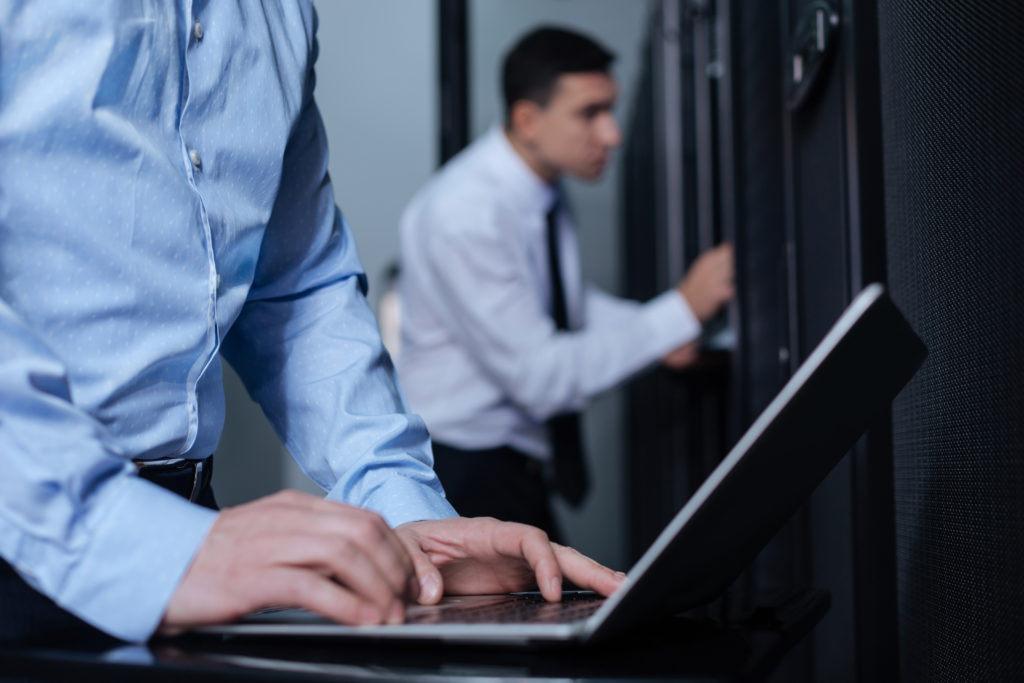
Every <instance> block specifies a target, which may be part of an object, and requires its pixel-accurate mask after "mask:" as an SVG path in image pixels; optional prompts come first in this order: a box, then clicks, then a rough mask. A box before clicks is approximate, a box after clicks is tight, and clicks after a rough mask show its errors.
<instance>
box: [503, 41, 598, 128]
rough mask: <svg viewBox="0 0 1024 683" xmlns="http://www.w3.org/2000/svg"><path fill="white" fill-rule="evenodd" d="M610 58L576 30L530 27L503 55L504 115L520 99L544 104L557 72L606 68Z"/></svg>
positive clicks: (553, 86)
mask: <svg viewBox="0 0 1024 683" xmlns="http://www.w3.org/2000/svg"><path fill="white" fill-rule="evenodd" d="M613 61H615V55H614V54H612V53H611V52H609V51H608V50H606V49H605V48H604V47H602V46H601V45H599V44H598V43H597V42H595V41H594V40H592V39H590V38H588V37H587V36H585V35H582V34H580V33H576V32H575V31H570V30H567V29H563V28H556V27H554V26H542V27H540V28H537V29H534V30H533V31H530V32H529V33H527V34H526V35H525V36H523V37H522V38H520V39H519V42H517V43H516V44H515V45H514V46H513V47H512V49H511V50H510V51H509V53H508V54H507V55H505V62H504V65H503V66H502V79H501V80H502V91H503V93H504V95H505V116H506V119H507V118H508V117H509V116H510V115H511V113H512V105H513V104H515V103H516V102H518V101H519V100H529V101H531V102H535V103H537V104H538V105H540V106H542V107H543V106H546V105H547V103H548V102H549V101H550V99H551V95H552V93H553V92H554V89H555V83H556V82H557V81H558V78H559V76H561V75H563V74H572V73H587V72H593V71H601V72H607V71H608V67H609V66H610V65H611V63H612V62H613Z"/></svg>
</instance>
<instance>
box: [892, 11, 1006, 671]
mask: <svg viewBox="0 0 1024 683" xmlns="http://www.w3.org/2000/svg"><path fill="white" fill-rule="evenodd" d="M879 32H880V39H881V66H882V68H881V72H882V94H883V125H884V136H885V181H886V215H887V219H886V223H887V235H888V249H889V278H890V286H891V290H892V294H893V298H894V299H895V300H896V302H897V303H898V304H899V305H900V306H901V308H902V309H903V310H904V311H905V313H906V314H907V316H908V318H909V319H910V321H911V323H912V324H913V325H914V327H915V328H916V329H917V330H918V332H919V334H920V335H921V336H922V338H923V339H924V340H925V342H926V343H927V345H928V347H929V350H930V356H929V358H928V360H927V361H926V364H925V366H924V367H923V368H922V369H921V371H920V372H919V373H918V375H917V377H916V378H915V379H914V380H913V381H912V383H911V384H910V386H909V387H908V388H907V389H906V390H905V391H904V393H903V394H902V395H901V396H900V398H898V399H897V401H896V403H895V406H894V411H895V412H894V457H895V493H896V516H897V517H896V532H897V558H898V574H899V577H898V580H899V619H900V625H899V626H900V647H901V670H902V674H903V679H904V680H911V681H917V680H928V681H933V680H957V681H960V680H1021V679H1022V677H1024V644H1022V643H1021V638H1022V636H1024V464H1022V463H1024V433H1022V432H1024V429H1022V423H1024V399H1022V395H1021V389H1022V384H1024V381H1022V378H1024V164H1022V159H1024V97H1022V93H1024V41H1022V39H1021V36H1022V35H1024V4H1022V3H1020V2H1019V1H1018V0H1001V1H994V2H993V1H991V0H990V1H985V2H980V1H974V2H967V1H963V0H959V1H951V0H882V1H881V2H880V4H879Z"/></svg>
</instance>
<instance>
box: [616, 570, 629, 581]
mask: <svg viewBox="0 0 1024 683" xmlns="http://www.w3.org/2000/svg"><path fill="white" fill-rule="evenodd" d="M615 578H616V579H618V580H619V581H625V580H626V572H615Z"/></svg>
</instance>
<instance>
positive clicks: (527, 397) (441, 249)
mask: <svg viewBox="0 0 1024 683" xmlns="http://www.w3.org/2000/svg"><path fill="white" fill-rule="evenodd" d="M489 220H490V221H493V220H495V218H494V217H493V216H490V217H488V216H487V215H480V214H478V215H475V216H469V215H466V212H462V213H461V214H459V215H458V216H457V217H456V218H455V224H453V223H452V222H448V224H447V226H444V223H443V222H439V225H442V226H444V227H442V228H441V229H438V230H432V231H424V233H426V234H425V235H423V237H422V241H421V243H420V247H421V254H420V255H421V256H422V259H423V262H424V263H425V264H426V266H427V267H426V270H427V271H428V277H429V280H430V281H431V286H433V287H435V288H436V289H437V290H438V292H439V294H440V295H441V298H442V300H443V301H444V302H445V305H444V306H442V307H439V314H440V315H443V316H446V317H447V318H448V325H447V328H448V329H449V330H451V331H453V333H454V334H455V335H456V336H457V337H458V341H459V343H460V344H461V345H462V346H463V348H465V349H467V350H468V352H469V353H470V355H471V356H472V357H473V358H474V360H475V361H476V362H477V363H478V364H479V366H480V368H481V369H482V370H483V371H484V372H485V373H487V374H488V375H490V376H491V377H492V378H493V379H494V380H495V382H496V383H497V384H499V385H500V386H501V387H502V388H503V390H504V392H505V393H506V395H507V396H508V397H510V398H511V400H513V401H514V402H515V403H516V404H517V405H519V406H521V408H522V409H523V410H524V411H525V412H527V413H528V414H529V415H531V416H532V417H533V418H534V419H537V420H545V419H547V418H549V417H550V416H552V415H555V414H558V413H562V412H568V411H572V410H577V409H579V408H580V407H582V405H583V403H584V402H585V401H586V399H588V398H589V397H591V396H593V395H595V394H597V393H599V392H601V391H604V390H606V389H609V388H610V387H612V386H615V385H616V384H618V383H620V382H622V381H623V380H625V379H627V378H629V377H630V376H632V375H633V374H635V373H636V372H638V371H640V370H642V369H643V368H645V367H646V366H648V365H649V364H651V363H652V362H654V361H656V360H657V359H658V358H659V357H661V356H662V355H664V354H665V353H667V352H668V351H670V350H672V349H674V348H676V347H678V346H680V345H682V344H685V343H687V342H689V341H692V340H693V339H695V338H696V336H697V334H698V333H699V330H700V325H699V323H698V322H697V321H696V318H694V316H693V314H692V313H691V312H690V311H689V309H688V307H687V306H686V304H685V302H684V300H683V299H682V297H681V296H680V295H679V294H678V293H676V292H675V291H674V290H673V291H669V292H666V293H665V294H662V295H660V296H658V297H656V298H655V299H653V300H652V301H650V302H649V303H646V304H639V303H635V302H629V301H624V300H621V299H615V298H613V297H611V296H609V295H607V294H603V293H600V292H597V290H594V289H590V290H588V292H587V294H586V298H585V302H584V315H585V318H586V324H585V325H584V326H583V327H582V329H580V330H576V331H572V332H560V331H558V330H556V329H555V325H554V323H553V321H552V319H551V317H550V314H549V313H548V311H547V310H545V309H544V307H543V306H542V305H541V302H540V301H539V300H538V299H539V297H538V295H537V288H536V286H535V283H534V282H532V281H531V278H532V276H531V274H530V273H531V271H530V269H529V267H528V266H527V264H526V263H525V261H524V260H523V259H520V258H517V257H516V256H515V254H517V253H519V251H521V250H517V249H516V248H515V247H514V246H513V245H512V244H510V242H509V240H512V239H515V231H514V230H511V229H493V226H491V228H490V229H478V228H477V227H474V226H473V225H471V224H466V223H462V224H461V225H459V224H458V223H459V222H463V221H467V222H470V223H471V222H473V221H477V222H479V224H486V222H487V221H489Z"/></svg>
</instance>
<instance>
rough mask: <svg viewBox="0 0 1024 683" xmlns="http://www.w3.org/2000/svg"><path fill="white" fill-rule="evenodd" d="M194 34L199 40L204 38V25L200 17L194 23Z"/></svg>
mask: <svg viewBox="0 0 1024 683" xmlns="http://www.w3.org/2000/svg"><path fill="white" fill-rule="evenodd" d="M192 35H194V36H195V37H196V40H197V41H199V40H202V39H203V25H202V24H201V23H199V20H198V19H196V23H194V24H192Z"/></svg>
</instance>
